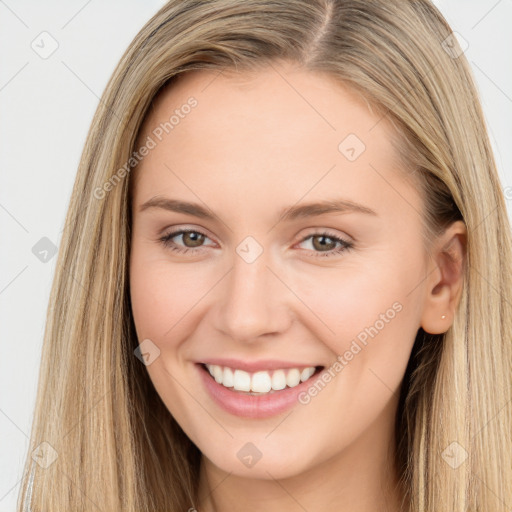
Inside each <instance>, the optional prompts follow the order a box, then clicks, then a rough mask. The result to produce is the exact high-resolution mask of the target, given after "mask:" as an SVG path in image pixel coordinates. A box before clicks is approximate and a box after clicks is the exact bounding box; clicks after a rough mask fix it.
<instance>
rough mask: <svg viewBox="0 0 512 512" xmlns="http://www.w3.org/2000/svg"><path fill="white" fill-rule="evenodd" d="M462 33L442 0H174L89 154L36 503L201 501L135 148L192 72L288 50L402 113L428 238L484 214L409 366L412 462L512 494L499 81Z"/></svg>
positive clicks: (405, 423)
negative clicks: (453, 296)
mask: <svg viewBox="0 0 512 512" xmlns="http://www.w3.org/2000/svg"><path fill="white" fill-rule="evenodd" d="M459 50H460V49H459V47H458V46H457V41H456V39H455V38H454V36H453V35H452V31H451V29H450V27H449V25H448V24H447V22H446V21H445V20H444V18H443V17H442V15H441V14H440V13H439V11H438V10H437V9H436V8H435V7H434V6H433V5H432V4H431V3H430V2H429V1H428V0H415V1H408V0H403V1H388V0H374V1H367V0H293V1H287V0H244V1H239V0H208V1H198V0H171V1H170V2H168V3H167V4H166V5H165V6H164V7H162V8H161V9H160V11H159V12H158V13H157V14H156V15H155V16H153V18H152V19H151V20H150V21H149V22H147V24H146V25H145V26H144V27H143V28H142V30H141V31H140V32H139V33H138V35H137V36H136V37H135V39H134V40H133V42H132V43H131V44H130V46H129V47H128V49H127V51H126V52H125V54H124V55H123V57H122V58H121V60H120V62H119V64H118V66H117V67H116V69H115V71H114V73H113V75H112V77H111V79H110V81H109V82H108V85H107V87H106V89H105V91H104V93H103V95H102V97H101V100H100V103H99V105H98V108H97V111H96V113H95V116H94V118H93V121H92V125H91V128H90V131H89V134H88V137H87V141H86V144H85V148H84V150H83V153H82V156H81V160H80V164H79V168H78V173H77V177H76V181H75V185H74V189H73V193H72V197H71V201H70V206H69V210H68V213H67V217H66V224H65V229H64V232H63V236H62V241H61V245H60V250H59V255H58V261H57V269H56V274H55V278H54V283H53V287H52V292H51V297H50V303H49V308H48V317H47V325H46V330H45V337H44V346H43V354H42V362H41V370H40V376H39V387H38V393H37V404H36V410H35V414H34V421H33V426H32V432H31V442H30V448H29V456H28V457H27V461H26V465H25V474H24V480H23V483H22V486H21V490H20V497H19V500H18V510H19V511H20V512H21V511H22V510H25V509H26V508H27V505H29V502H30V506H31V509H32V510H33V511H42V510H46V511H49V510H54V511H60V510H73V511H75V512H78V511H84V510H94V509H96V508H99V509H101V510H112V511H113V510H123V511H126V512H136V511H137V512H141V511H148V512H149V511H163V510H166V511H184V510H188V509H189V508H191V507H193V506H199V505H198V504H197V503H196V500H197V496H196V494H197V482H198V470H199V463H200V455H201V454H200V452H199V450H198V449H197V447H196V446H195V445H193V444H192V442H191V441H190V440H189V439H188V437H187V436H186V435H185V434H184V432H183V431H182V429H181V428H180V427H179V425H178V424H177V423H176V422H175V420H174V419H173V417H172V416H171V414H170V413H169V411H168V410H167V408H166V407H165V405H164V404H163V402H162V400H161V399H160V397H159V396H158V394H157V393H156V391H155V389H154V387H153V386H152V383H151V381H150V379H149V377H148V374H147V371H146V369H145V367H144V365H143V364H142V363H141V362H140V361H139V360H138V359H137V358H136V357H135V355H134V350H135V349H136V347H137V345H138V340H137V337H136V333H135V326H134V322H133V317H132V313H131V306H130V299H129V282H128V272H127V270H128V268H129V254H130V225H131V218H130V213H129V212H130V195H129V192H130V181H131V179H130V170H131V168H130V167H128V168H127V167H126V166H125V163H126V162H129V160H130V157H131V156H132V152H133V151H134V150H136V149H137V148H136V147H135V142H136V138H137V134H138V132H139V129H140V126H141V123H142V121H143V119H144V116H145V114H146V112H147V111H148V108H149V106H150V104H151V102H152V100H153V99H154V97H155V96H156V94H157V93H158V92H159V91H160V90H161V89H162V87H163V86H165V85H171V86H172V83H173V80H174V79H175V78H176V77H177V76H178V75H180V74H181V73H184V72H186V71H190V70H196V69H210V70H211V69H215V70H218V71H219V72H221V71H222V70H236V71H240V72H243V71H247V72H248V71H252V70H258V69H261V68H262V67H263V66H266V65H272V63H273V62H276V61H278V60H281V59H285V60H287V61H291V62H294V63H297V64H298V65H300V66H302V67H303V68H304V69H305V70H311V71H312V72H323V73H327V74H328V75H329V76H331V77H333V78H335V79H336V80H338V81H339V83H340V84H343V85H344V86H346V87H349V88H351V90H353V91H356V92H357V93H359V94H360V95H361V96H362V97H363V98H365V100H366V101H367V102H368V104H369V105H372V106H373V107H374V108H375V111H376V112H379V113H380V114H381V116H382V119H383V120H385V122H389V124H390V126H393V127H394V130H395V132H396V140H395V142H394V144H395V145H396V149H397V151H398V153H399V155H400V158H401V160H402V161H403V163H404V169H406V170H407V177H410V178H411V179H413V180H415V183H417V185H418V187H419V190H420V191H421V192H422V195H423V198H424V217H425V218H424V225H425V241H426V247H429V243H430V242H431V241H432V240H433V237H434V236H435V235H436V234H439V233H441V232H442V230H443V229H444V228H445V227H446V226H448V225H449V224H450V223H451V222H453V221H454V220H457V219H461V220H463V221H464V223H465V225H466V227H467V230H468V240H467V247H466V263H467V264H466V265H465V267H464V276H463V277H464V284H463V292H462V296H461V299H460V303H459V307H458V309H457V311H456V314H455V318H454V320H453V324H452V326H451V327H450V329H449V330H448V331H447V332H446V333H444V334H442V335H429V334H427V333H425V332H424V331H423V330H422V329H421V328H420V329H419V331H418V334H417V337H416V340H415V344H414V348H413V352H412V354H411V358H410V362H409V366H408V368H407V370H406V374H405V376H404V380H403V384H402V389H401V398H400V404H399V408H398V411H397V420H396V436H397V444H398V450H397V453H396V463H397V465H398V468H399V470H400V474H401V484H402V486H403V491H404V495H405V496H406V497H407V503H408V504H407V505H406V502H405V501H404V510H405V509H406V510H407V511H410V512H413V511H414V512H441V511H451V512H466V511H481V512H491V511H492V512H504V511H505V510H507V511H508V510H510V507H512V490H511V483H512V466H511V460H512V453H511V449H512V440H511V435H512V414H511V400H512V389H511V388H512V379H511V375H512V373H511V370H512V350H511V333H512V305H511V304H512V301H511V300H510V290H511V289H512V282H511V279H512V278H511V271H510V270H511V268H512V257H511V245H512V243H511V234H510V225H509V221H508V217H507V212H506V206H505V200H504V195H503V192H502V190H501V188H500V182H499V178H498V175H497V171H496V165H495V161H494V158H493V154H492V151H491V146H490V143H489V139H488V135H487V132H486V126H485V122H484V117H483V114H482V110H481V106H480V101H479V97H478V94H477V90H476V87H475V84H474V80H473V78H472V74H471V70H470V67H469V65H468V63H467V60H466V58H465V56H464V55H463V54H460V51H459ZM198 108H200V105H199V106H198ZM123 168H124V171H123V170H122V169H123ZM404 176H405V174H404ZM107 183H110V185H106V184H107ZM34 450H35V451H36V453H39V455H40V456H41V454H43V456H42V458H43V459H44V460H45V462H44V463H43V464H37V463H35V462H34V461H35V460H38V457H34V458H32V456H31V454H32V453H33V451H34ZM38 450H39V451H38ZM55 457H57V458H56V459H55ZM54 459H55V460H54ZM454 459H457V461H458V462H457V464H453V463H449V462H450V460H452V461H453V460H454ZM30 476H31V477H32V480H30V478H29V477H30Z"/></svg>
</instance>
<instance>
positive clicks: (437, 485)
mask: <svg viewBox="0 0 512 512" xmlns="http://www.w3.org/2000/svg"><path fill="white" fill-rule="evenodd" d="M186 72H187V73H186ZM477 197H478V200H477ZM510 250H511V239H510V226H509V223H508V218H507V214H506V209H505V204H504V198H503V194H502V191H501V189H500V184H499V180H498V177H497V172H496V167H495V163H494V159H493V155H492V152H491V149H490V144H489V140H488V137H487V135H486V132H485V125H484V121H483V115H482V112H481V108H480V104H479V100H478V97H477V94H476V90H475V86H474V83H473V80H472V77H471V74H470V71H469V67H468V64H467V62H466V60H465V58H464V56H463V54H462V52H461V51H459V48H458V46H457V41H456V39H455V37H454V36H453V35H452V34H451V30H450V28H449V26H448V25H447V23H446V22H445V21H444V19H443V18H442V16H441V15H440V14H439V12H438V11H437V10H436V9H435V7H433V6H432V5H431V4H430V3H429V2H427V1H426V0H423V1H416V2H392V3H390V2H384V1H376V2H371V3H370V2H363V1H357V0H349V1H328V0H318V1H314V2H305V1H304V2H303V1H294V2H284V1H274V2H270V1H263V0H249V1H244V2H237V1H233V0H230V1H227V0H218V1H212V2H193V1H180V2H178V1H171V2H169V3H168V4H167V5H166V6H164V7H163V8H162V9H161V10H160V11H159V12H158V13H157V14H156V15H155V16H154V17H153V19H152V20H150V21H149V22H148V23H147V24H146V26H145V27H144V28H143V29H142V30H141V32H140V33H139V34H138V35H137V37H136V38H135V40H134V41H133V43H132V44H131V45H130V47H129V49H128V50H127V52H126V54H125V55H124V56H123V58H122V59H121V62H120V64H119V66H118V68H117V69H116V70H115V72H114V75H113V77H112V79H111V81H110V82H109V84H108V86H107V89H106V91H105V93H104V95H103V97H102V101H101V102H100V105H99V107H98V111H97V113H96V115H95V118H94V120H93V123H92V127H91V130H90V133H89V136H88V139H87V143H86V147H85V150H84V153H83V155H82V160H81V163H80V167H79V170H78V175H77V180H76V184H75V188H74V192H73V197H72V201H71V205H70V209H69V212H68V217H67V222H66V229H65V230H64V235H63V240H62V244H61V252H60V254H59V261H58V269H57V274H56V277H55V283H54V287H53V292H52V297H51V300H50V310H49V317H48V325H47V329H46V338H45V346H44V354H43V361H42V371H41V377H40V379H41V381H40V387H39V392H38V398H37V410H36V415H35V421H34V425H33V431H32V450H31V451H32V457H31V458H30V460H29V461H27V471H26V474H27V475H29V474H31V476H32V479H33V480H32V483H30V484H29V480H28V478H27V481H26V482H25V485H24V486H23V489H22V494H21V495H20V496H21V499H20V510H23V507H26V506H27V505H28V504H29V503H28V502H30V506H31V509H32V510H43V509H45V510H61V509H64V508H65V509H70V510H92V509H95V508H99V509H102V510H129V511H136V510H137V511H140V510H148V511H149V510H198V511H200V512H210V511H225V510H253V511H259V510H266V511H272V510H274V509H276V510H277V509H278V508H279V509H280V510H282V509H283V508H284V509H286V510H304V509H305V510H309V511H313V510H320V509H322V510H323V509H325V508H326V507H328V506H329V507H331V508H335V509H337V510H343V509H345V508H346V509H347V510H351V511H359V512H362V511H373V510H393V511H398V510H403V511H441V510H453V511H460V512H462V511H489V510H493V511H502V510H503V511H504V510H508V509H509V508H510V506H512V495H511V488H510V483H511V481H512V479H511V473H512V468H511V467H510V459H511V455H512V454H511V439H510V435H511V434H510V432H511V426H512V418H511V414H510V404H511V400H512V393H511V379H510V370H511V348H510V332H511V328H512V321H511V320H512V311H511V306H510V289H511V279H510V272H509V269H510V262H511V253H510Z"/></svg>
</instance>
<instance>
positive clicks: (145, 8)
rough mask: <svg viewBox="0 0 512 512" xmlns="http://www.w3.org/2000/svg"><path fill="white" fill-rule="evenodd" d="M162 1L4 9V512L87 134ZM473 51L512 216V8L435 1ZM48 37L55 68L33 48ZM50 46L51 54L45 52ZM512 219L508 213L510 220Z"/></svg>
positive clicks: (492, 2) (24, 4) (11, 4)
mask: <svg viewBox="0 0 512 512" xmlns="http://www.w3.org/2000/svg"><path fill="white" fill-rule="evenodd" d="M162 4H163V2H162V1H157V0H146V1H144V2H143V1H142V0H139V1H135V0H125V1H121V0H108V1H105V0H104V1H103V2H100V1H99V0H88V1H86V0H71V1H67V2H60V3H59V2H57V1H55V0H48V1H46V2H44V3H43V2H41V3H38V2H35V1H28V0H25V1H24V0H19V1H16V0H6V1H2V0H0V59H1V60H0V62H1V63H2V64H1V67H0V112H1V118H0V119H1V123H0V152H1V153H0V159H1V160H0V161H1V173H0V233H1V241H2V250H1V251H0V258H1V260H0V265H1V267H0V268H1V272H0V333H1V334H0V339H1V347H2V353H1V355H2V357H0V393H1V394H0V460H1V463H0V512H8V511H9V512H11V511H14V509H15V503H16V499H17V494H18V490H19V481H20V478H21V471H22V463H23V460H24V458H25V456H26V450H27V449H28V434H29V432H30V425H31V421H32V413H33V408H34V400H35V393H36V385H37V377H38V371H39V363H40V351H41V346H42V337H43V330H44V322H45V316H46V308H47V303H48V298H49V292H50V286H51V282H52V277H53V273H54V270H55V261H56V258H55V257H53V258H51V259H50V260H49V261H48V262H46V263H43V262H41V261H40V260H39V259H38V258H36V256H35V255H34V254H33V253H32V247H33V246H34V245H35V244H36V243H37V242H38V241H39V240H40V239H41V238H42V237H47V238H48V239H49V240H51V241H52V242H53V244H55V245H56V246H58V245H59V243H60V237H61V231H62V228H63V224H64V216H65V212H66V209H67V205H68V201H69V196H70V193H71V188H72V185H73V182H74V179H75V173H76V169H77V165H78V161H79V158H80V154H81V151H82V148H83V144H84V141H85V137H86V134H87V130H88V128H89V124H90V122H91V119H92V116H93V113H94V111H95V109H96V106H97V104H98V100H99V97H100V96H101V93H102V91H103V89H104V87H105V85H106V83H107V80H108V79H109V77H110V75H111V73H112V71H113V69H114V67H115V65H116V64H117V62H118V60H119V58H120V57H121V55H122V53H123V52H124V50H125V48H126V47H127V46H128V44H129V43H130V41H131V40H132V39H133V37H134V36H135V34H136V33H137V32H138V31H139V29H140V28H141V27H142V25H143V24H144V23H145V22H146V21H147V20H148V19H149V18H150V17H151V16H152V15H153V14H154V13H155V12H156V11H157V10H158V9H159V8H160V7H161V5H162ZM436 4H437V5H438V7H439V8H440V9H441V11H442V12H443V14H444V15H445V16H446V18H447V19H448V22H449V23H450V24H451V26H452V28H453V30H454V31H456V32H458V33H460V34H461V35H462V37H463V38H464V39H465V40H466V41H467V42H468V43H469V47H468V49H467V50H466V52H465V53H466V56H467V58H468V59H469V61H470V63H471V66H472V68H473V72H474V75H475V78H476V80H477V83H478V87H479V90H480V94H481V98H482V103H483V107H484V111H485V114H486V118H487V122H488V126H489V132H490V135H491V140H492V144H493V148H494V151H495V155H496V159H497V163H498V167H499V172H500V176H501V180H502V185H503V187H504V188H506V192H507V197H508V198H509V199H508V202H507V206H508V208H509V214H510V212H511V210H512V206H511V203H512V170H511V169H512V144H511V143H512V61H511V59H510V53H511V50H512V31H511V29H510V28H511V27H510V26H511V23H512V0H499V1H497V0H480V1H477V0H438V1H437V2H436ZM43 31H47V32H48V33H49V34H51V36H52V37H53V38H54V39H55V40H56V41H57V43H58V48H57V49H56V51H55V52H54V53H53V54H52V55H51V56H49V57H48V58H47V59H43V58H41V57H40V56H39V55H38V54H37V53H36V52H35V51H34V50H33V49H32V47H31V44H32V41H34V40H35V41H36V43H37V41H39V40H40V39H38V37H39V35H40V34H41V32H43ZM48 47H49V46H48V45H46V48H48ZM511 217H512V215H511Z"/></svg>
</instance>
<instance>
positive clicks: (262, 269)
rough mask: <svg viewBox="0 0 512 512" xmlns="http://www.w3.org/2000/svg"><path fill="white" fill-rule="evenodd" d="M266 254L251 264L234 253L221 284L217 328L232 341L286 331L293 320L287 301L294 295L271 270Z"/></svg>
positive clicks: (258, 337)
mask: <svg viewBox="0 0 512 512" xmlns="http://www.w3.org/2000/svg"><path fill="white" fill-rule="evenodd" d="M265 254H266V253H265V252H264V253H263V254H262V255H260V257H259V258H257V259H256V261H253V262H252V263H248V262H246V261H245V260H244V259H243V258H241V257H239V256H238V255H237V254H235V257H234V258H233V268H232V269H231V271H230V272H229V274H228V275H227V276H226V277H225V279H223V283H222V285H221V287H220V291H219V293H220V294H221V296H220V299H219V300H218V302H217V307H218V309H217V315H216V319H217V320H216V328H217V329H218V330H219V331H220V332H222V333H223V334H224V335H225V336H227V337H229V338H231V339H233V340H237V341H242V342H253V341H257V340H258V339H260V338H261V337H262V336H264V335H271V334H272V335H277V334H279V333H281V332H284V331H286V329H287V328H288V327H289V325H290V323H291V320H292V315H291V309H290V308H291V304H288V303H287V300H290V296H291V295H292V294H291V293H290V291H289V290H288V289H287V288H286V286H285V285H284V284H283V282H282V281H280V280H279V279H278V278H277V277H276V272H275V270H274V269H272V270H271V269H270V267H269V261H268V259H267V258H266V257H265Z"/></svg>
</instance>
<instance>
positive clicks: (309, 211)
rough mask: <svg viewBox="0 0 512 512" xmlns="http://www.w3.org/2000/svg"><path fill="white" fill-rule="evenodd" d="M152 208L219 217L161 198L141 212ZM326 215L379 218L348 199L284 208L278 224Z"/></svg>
mask: <svg viewBox="0 0 512 512" xmlns="http://www.w3.org/2000/svg"><path fill="white" fill-rule="evenodd" d="M150 208H159V209H163V210H168V211H171V212H177V213H185V214H188V215H193V216H195V217H199V218H202V219H211V220H214V219H215V218H216V217H217V216H216V215H215V214H213V213H212V212H211V210H209V209H208V208H205V207H203V206H201V205H200V204H198V203H190V202H187V201H180V200H177V199H171V198H166V197H161V196H156V197H153V198H151V199H150V200H149V201H146V202H145V203H144V204H142V205H141V206H140V208H139V211H140V212H142V211H144V210H148V209H150ZM325 213H338V214H342V213H364V214H367V215H373V216H376V217H378V214H377V212H375V211H374V210H372V209H371V208H368V207H367V206H364V205H362V204H359V203H355V202H353V201H350V200H347V199H333V200H325V201H318V202H314V203H306V204H299V205H293V206H290V207H287V208H284V209H283V210H282V211H281V214H280V216H279V219H278V222H283V221H292V220H296V219H299V218H306V217H315V216H317V215H322V214H325Z"/></svg>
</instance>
